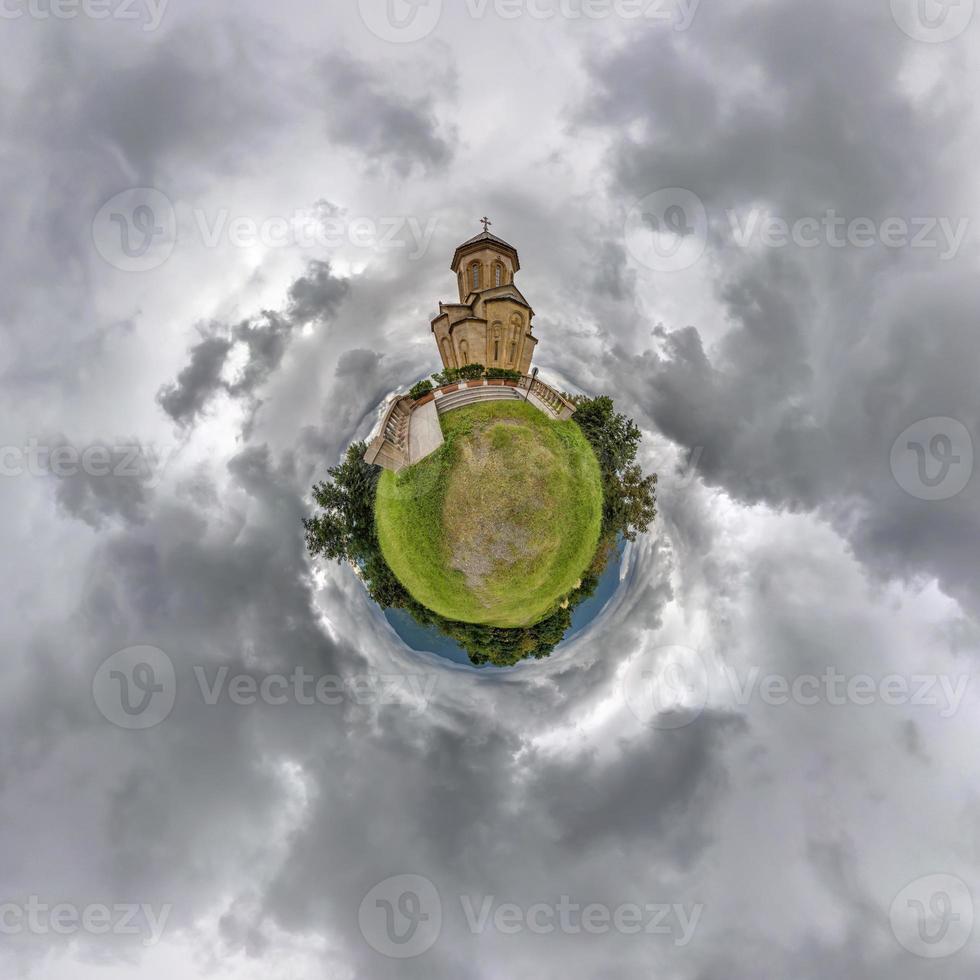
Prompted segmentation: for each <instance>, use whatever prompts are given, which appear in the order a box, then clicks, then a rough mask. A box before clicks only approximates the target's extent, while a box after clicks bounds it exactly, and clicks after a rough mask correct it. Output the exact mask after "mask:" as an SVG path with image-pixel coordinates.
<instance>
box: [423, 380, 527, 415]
mask: <svg viewBox="0 0 980 980" xmlns="http://www.w3.org/2000/svg"><path fill="white" fill-rule="evenodd" d="M520 397H521V396H520V395H519V394H518V393H517V391H516V389H514V388H507V387H504V386H503V385H487V386H485V387H479V388H463V389H462V390H460V391H454V392H452V393H450V394H448V395H443V396H442V397H441V398H437V399H436V407H437V408H438V410H439V414H440V415H442V414H443V413H444V412H449V411H451V410H452V409H454V408H462V407H463V406H464V405H473V404H475V403H477V402H489V401H512V400H513V399H515V398H520Z"/></svg>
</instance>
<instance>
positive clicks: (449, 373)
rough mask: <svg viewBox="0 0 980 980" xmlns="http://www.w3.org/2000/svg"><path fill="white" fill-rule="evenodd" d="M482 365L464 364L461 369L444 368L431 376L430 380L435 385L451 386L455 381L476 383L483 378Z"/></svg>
mask: <svg viewBox="0 0 980 980" xmlns="http://www.w3.org/2000/svg"><path fill="white" fill-rule="evenodd" d="M483 370H484V368H483V365H482V364H464V365H463V367H461V368H446V370H445V371H441V372H439V373H438V374H433V375H432V379H433V380H434V381H435V383H436V384H437V385H451V384H455V383H456V382H457V381H476V380H477V379H478V378H482V377H483Z"/></svg>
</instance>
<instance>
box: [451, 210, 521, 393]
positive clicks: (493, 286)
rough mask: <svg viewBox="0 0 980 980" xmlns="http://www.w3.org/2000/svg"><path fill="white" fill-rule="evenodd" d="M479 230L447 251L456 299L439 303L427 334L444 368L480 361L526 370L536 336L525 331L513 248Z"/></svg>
mask: <svg viewBox="0 0 980 980" xmlns="http://www.w3.org/2000/svg"><path fill="white" fill-rule="evenodd" d="M490 224H491V222H490V221H488V220H487V219H486V218H484V219H483V231H482V232H481V233H480V234H479V235H477V236H476V237H475V238H471V239H470V240H469V241H466V242H463V244H462V245H460V246H459V248H457V249H456V254H455V255H454V256H453V263H452V266H451V268H452V271H453V272H454V273H455V274H456V280H457V284H458V286H459V302H458V303H440V304H439V315H438V316H437V317H436V318H435V319H434V320H433V321H432V333H433V334H434V335H435V338H436V343H437V344H438V345H439V354H440V355H441V357H442V363H443V366H444V367H447V368H460V367H463V365H464V364H482V365H483V366H484V367H487V368H507V369H508V370H511V371H520V372H521V374H527V373H528V372H529V370H530V366H531V357H532V355H533V354H534V348H535V345H536V344H537V342H538V340H537V338H536V337H534V336H532V334H531V320H532V318H533V317H534V310H532V309H531V306H530V304H529V303H528V301H527V300H526V299H525V298H524V297H523V295H521V291H520V290H519V289H518V288H517V286H515V285H514V276H515V274H516V273H517V272H518V270H519V269H520V267H521V263H520V260H519V259H518V257H517V249H515V248H514V246H513V245H508V244H507V242H505V241H504V240H503V239H502V238H498V237H497V236H496V235H493V234H491V232H490V230H489V226H490Z"/></svg>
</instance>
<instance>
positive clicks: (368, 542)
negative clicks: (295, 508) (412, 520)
mask: <svg viewBox="0 0 980 980" xmlns="http://www.w3.org/2000/svg"><path fill="white" fill-rule="evenodd" d="M366 450H367V446H366V445H365V444H364V443H363V442H355V443H354V444H353V445H352V446H351V447H350V448H349V449H348V450H347V455H346V456H345V457H344V460H343V462H342V463H341V464H340V465H339V466H333V467H331V468H330V469H329V470H327V473H328V475H329V476H330V480H329V481H328V482H324V483H318V484H316V486H314V487H313V499H314V500H315V501H316V502H317V504H319V506H320V507H322V508H323V513H322V514H319V515H318V516H316V517H311V518H309V519H307V520H304V521H303V527H304V528H305V529H306V546H307V548H308V549H309V552H310V554H311V555H312V556H314V557H316V556H318V555H321V556H323V557H324V558H327V559H330V560H331V561H336V562H338V563H340V562H344V561H358V560H361V561H363V560H364V559H365V558H366V557H367V556H368V555H369V554H370V553H371V552H373V551H377V550H378V544H377V538H376V536H375V531H374V497H375V493H376V491H377V488H378V479H379V478H380V476H381V467H380V466H375V465H373V464H372V463H367V462H365V460H364V453H365V451H366Z"/></svg>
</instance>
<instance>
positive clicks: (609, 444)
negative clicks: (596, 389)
mask: <svg viewBox="0 0 980 980" xmlns="http://www.w3.org/2000/svg"><path fill="white" fill-rule="evenodd" d="M577 406H578V407H577V408H576V409H575V414H574V415H573V416H572V419H573V421H575V422H577V423H578V425H579V427H580V428H581V429H582V431H583V432H584V433H585V437H586V438H587V439H588V440H589V443H590V444H591V445H592V449H593V450H594V452H595V454H596V458H597V459H598V460H599V469H600V470H601V471H602V482H603V513H602V527H603V534H604V535H608V534H612V535H617V534H622V535H623V537H625V538H626V540H627V541H634V540H636V536H637V535H638V534H642V533H643V532H644V531H646V530H647V528H648V527H649V526H650V524H651V523H652V521H653V520H654V518H655V517H656V516H657V509H656V487H657V476H656V474H655V473H654V474H651V475H649V476H644V475H643V471H642V470H641V469H640V467H639V465H637V463H636V453H637V450H638V449H639V447H640V439H641V438H642V434H641V432H640V430H639V428H638V426H637V425H636V423H635V422H634V421H633V420H632V419H631V418H628V417H627V416H626V415H622V414H620V413H617V412H616V408H615V406H614V405H613V400H612V399H611V398H610V397H609V396H608V395H600V396H599V397H597V398H581V399H578V400H577Z"/></svg>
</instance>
